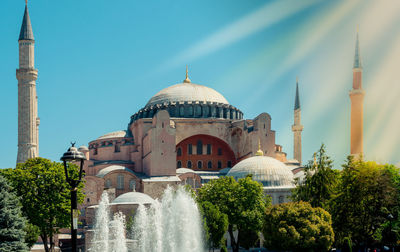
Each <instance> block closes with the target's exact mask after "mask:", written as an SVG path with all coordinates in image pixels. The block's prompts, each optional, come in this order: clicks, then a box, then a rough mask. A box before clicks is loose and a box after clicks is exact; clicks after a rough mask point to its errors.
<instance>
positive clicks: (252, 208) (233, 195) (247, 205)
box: [198, 176, 271, 251]
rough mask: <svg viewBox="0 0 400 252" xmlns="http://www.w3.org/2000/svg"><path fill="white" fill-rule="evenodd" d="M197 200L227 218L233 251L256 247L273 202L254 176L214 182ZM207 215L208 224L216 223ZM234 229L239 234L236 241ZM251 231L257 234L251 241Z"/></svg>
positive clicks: (199, 191) (223, 178)
mask: <svg viewBox="0 0 400 252" xmlns="http://www.w3.org/2000/svg"><path fill="white" fill-rule="evenodd" d="M198 201H199V203H200V204H201V205H208V203H206V202H209V203H210V204H211V205H213V206H214V207H215V208H213V210H214V211H217V210H219V211H220V212H221V214H225V215H226V216H227V218H228V232H229V236H230V238H231V242H232V248H233V251H239V247H240V246H245V247H249V246H252V245H254V243H255V242H256V241H257V239H258V233H259V232H260V231H261V228H262V223H263V216H264V211H265V208H266V206H268V205H269V204H270V203H271V200H270V197H266V196H265V195H264V193H263V189H262V185H261V184H260V183H258V182H256V181H254V180H252V178H251V176H247V177H246V178H243V179H239V180H238V181H235V179H234V178H233V177H222V178H219V179H217V180H212V181H210V182H209V183H207V184H205V185H204V186H203V187H202V188H200V189H199V190H198ZM205 216H206V217H207V216H208V217H209V219H207V218H206V223H214V222H215V221H216V220H215V219H212V216H214V215H212V214H208V213H206V214H205ZM215 216H218V217H219V216H220V215H219V214H216V215H215ZM210 218H211V220H210ZM235 230H237V231H238V235H237V238H235V236H234V231H235ZM250 230H251V231H252V232H253V233H256V234H257V235H256V237H255V238H254V240H253V239H251V241H249V239H248V238H249V236H248V235H249V234H250ZM225 232H226V230H225ZM251 237H254V235H252V236H251Z"/></svg>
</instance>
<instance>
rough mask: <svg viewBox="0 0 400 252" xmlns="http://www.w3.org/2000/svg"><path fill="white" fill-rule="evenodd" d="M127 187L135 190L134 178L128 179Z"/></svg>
mask: <svg viewBox="0 0 400 252" xmlns="http://www.w3.org/2000/svg"><path fill="white" fill-rule="evenodd" d="M129 189H130V190H132V191H136V181H135V180H134V179H131V180H129Z"/></svg>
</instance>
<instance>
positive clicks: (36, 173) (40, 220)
mask: <svg viewBox="0 0 400 252" xmlns="http://www.w3.org/2000/svg"><path fill="white" fill-rule="evenodd" d="M68 172H69V176H70V177H71V178H73V179H77V178H78V173H79V171H78V168H77V167H76V165H74V164H70V165H69V166H68ZM2 173H3V174H4V176H5V177H6V178H7V179H8V181H9V182H10V183H11V184H12V186H13V188H14V190H15V191H16V193H17V195H18V196H20V197H21V203H22V211H23V213H24V215H25V216H26V217H27V218H28V220H29V222H30V223H31V224H33V225H35V226H36V227H38V228H39V230H40V237H41V238H42V240H43V243H44V248H45V250H46V251H53V250H54V245H55V244H54V239H53V238H54V235H55V234H57V233H58V232H59V229H60V228H67V227H69V226H70V224H71V223H70V222H71V220H70V214H71V198H70V186H69V185H68V183H67V182H66V179H65V173H64V166H63V164H61V163H57V162H52V161H50V160H48V159H45V158H40V157H38V158H32V159H28V160H27V161H26V162H25V163H21V164H17V167H16V168H15V169H7V170H3V172H2ZM82 188H83V183H81V184H80V186H79V188H78V202H79V203H82V202H83V198H84V195H83V193H82ZM48 241H49V242H48ZM48 245H50V248H49V246H48Z"/></svg>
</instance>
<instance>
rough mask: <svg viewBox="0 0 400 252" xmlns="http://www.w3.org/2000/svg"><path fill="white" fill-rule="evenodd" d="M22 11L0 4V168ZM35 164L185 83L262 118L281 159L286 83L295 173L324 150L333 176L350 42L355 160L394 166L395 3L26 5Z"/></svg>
mask: <svg viewBox="0 0 400 252" xmlns="http://www.w3.org/2000/svg"><path fill="white" fill-rule="evenodd" d="M24 6H25V1H23V0H18V1H17V0H2V1H1V3H0V24H1V26H0V27H1V29H0V32H1V36H0V37H1V40H0V55H1V57H0V63H1V64H0V66H1V67H0V83H1V85H0V114H1V119H2V120H1V131H0V137H1V139H2V144H1V147H0V149H1V154H0V168H8V167H14V166H15V163H16V157H17V143H18V141H17V132H18V131H17V130H18V127H17V126H18V111H17V109H18V107H17V104H18V103H17V102H18V96H17V79H16V77H15V70H16V69H17V68H18V35H19V32H20V27H21V22H22V17H23V11H24ZM28 6H29V14H30V18H31V21H32V26H33V32H34V36H35V41H36V44H35V67H36V68H37V69H38V71H39V74H38V80H37V92H38V106H39V107H38V111H39V117H40V121H41V123H40V128H39V143H40V150H39V153H40V156H41V157H46V158H49V159H52V160H59V158H60V157H61V156H62V154H63V153H64V152H65V150H66V149H67V148H68V146H69V144H70V142H71V141H76V142H77V144H78V145H87V144H88V142H89V141H91V140H94V139H96V138H97V137H99V136H101V135H103V134H105V133H108V132H111V131H117V130H122V129H126V128H127V125H128V123H129V120H130V116H131V115H133V114H134V113H136V112H137V111H138V110H139V109H141V108H142V107H143V106H144V105H145V104H146V103H147V101H148V100H149V99H150V98H151V97H152V96H153V95H154V94H156V93H157V92H158V91H159V90H161V89H163V88H165V87H168V86H170V85H173V84H176V83H179V82H182V80H183V79H184V78H185V67H186V65H188V66H189V76H190V79H191V80H192V82H194V83H199V84H202V85H206V86H209V87H211V88H213V89H215V90H217V91H218V92H220V93H221V94H222V95H224V97H225V98H226V99H227V100H228V101H229V102H230V104H232V105H233V106H235V107H237V108H239V109H240V110H241V111H242V112H243V113H244V118H246V119H252V118H254V117H256V116H257V115H258V114H260V113H262V112H267V113H269V114H270V115H271V117H272V129H273V130H275V131H276V143H277V144H280V145H282V146H283V151H284V152H286V153H287V155H288V158H289V159H291V158H293V132H292V131H291V125H292V124H293V107H294V99H295V87H296V86H295V85H296V76H298V78H299V91H300V101H301V111H302V112H301V113H302V118H301V122H302V124H303V125H304V130H303V133H302V149H303V163H306V162H307V160H310V159H312V155H313V153H314V152H315V151H317V149H318V148H319V147H320V146H321V144H322V143H324V144H325V145H326V146H327V152H328V154H329V155H330V156H331V157H332V158H333V159H334V160H335V168H340V165H341V164H342V163H343V162H344V160H345V159H346V156H347V155H348V154H349V152H350V99H349V91H350V89H351V88H352V78H353V75H352V67H353V60H354V51H355V41H356V29H357V25H359V39H360V50H361V60H362V66H363V88H364V89H365V92H366V95H365V99H364V152H365V153H364V154H365V157H366V159H369V160H375V161H378V162H380V163H393V164H399V162H400V148H398V146H399V143H400V130H399V128H400V15H399V13H400V1H395V0H388V1H386V0H383V1H375V0H354V1H322V0H320V1H318V0H305V1H295V0H293V1H291V0H282V1H258V0H252V1H231V0H221V1H209V0H203V1H183V0H167V1H133V0H118V1H109V0H97V1H93V0H86V1H78V0H72V1H50V0H43V1H34V0H31V1H29V3H28Z"/></svg>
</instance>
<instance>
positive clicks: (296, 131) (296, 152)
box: [292, 77, 303, 164]
mask: <svg viewBox="0 0 400 252" xmlns="http://www.w3.org/2000/svg"><path fill="white" fill-rule="evenodd" d="M292 131H293V135H294V138H293V140H294V143H293V158H294V159H296V160H297V161H299V163H300V164H301V132H302V131H303V125H301V109H300V95H299V78H298V77H296V95H295V99H294V123H293V125H292Z"/></svg>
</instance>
